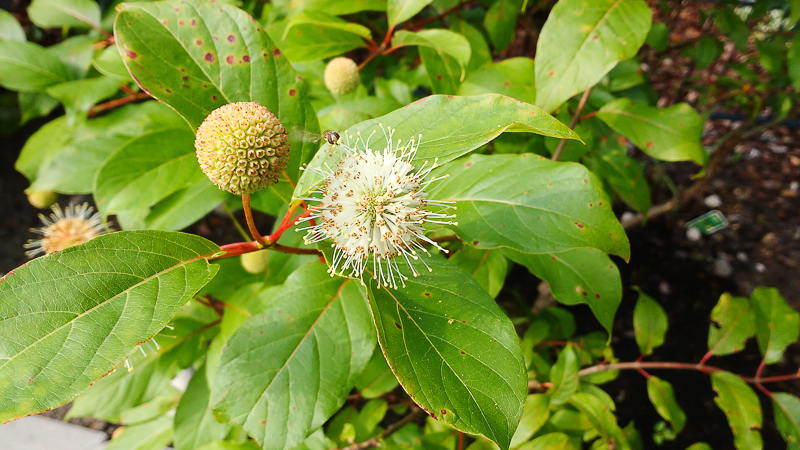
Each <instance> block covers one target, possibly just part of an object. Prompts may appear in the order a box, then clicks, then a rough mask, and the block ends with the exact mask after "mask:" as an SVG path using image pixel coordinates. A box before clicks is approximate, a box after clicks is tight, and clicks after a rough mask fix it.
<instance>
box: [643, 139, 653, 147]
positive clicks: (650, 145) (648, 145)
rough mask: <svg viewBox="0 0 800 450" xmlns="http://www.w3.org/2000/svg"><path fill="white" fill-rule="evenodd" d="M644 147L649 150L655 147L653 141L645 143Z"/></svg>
mask: <svg viewBox="0 0 800 450" xmlns="http://www.w3.org/2000/svg"><path fill="white" fill-rule="evenodd" d="M644 146H645V147H647V148H650V147H652V146H653V141H647V142H645V143H644Z"/></svg>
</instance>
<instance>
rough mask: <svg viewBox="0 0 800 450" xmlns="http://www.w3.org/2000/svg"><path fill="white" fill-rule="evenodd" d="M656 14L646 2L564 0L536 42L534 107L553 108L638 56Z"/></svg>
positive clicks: (633, 0)
mask: <svg viewBox="0 0 800 450" xmlns="http://www.w3.org/2000/svg"><path fill="white" fill-rule="evenodd" d="M651 21H652V13H651V12H650V8H649V7H648V6H647V3H645V2H644V1H642V0H594V1H591V2H586V1H585V0H561V1H560V2H558V3H556V5H555V6H554V7H553V10H552V11H550V15H549V16H548V18H547V21H546V22H545V24H544V27H542V31H541V34H540V35H539V40H538V41H537V43H536V91H537V95H536V105H537V106H539V107H541V108H542V109H544V110H545V111H548V112H550V111H552V110H554V109H556V108H557V107H558V106H559V105H561V104H562V103H564V101H566V100H567V99H568V98H570V97H572V96H573V95H575V94H577V93H579V92H582V91H584V90H586V89H588V88H590V87H592V86H594V85H595V84H596V83H597V82H598V81H600V79H602V78H603V76H605V74H607V73H608V72H609V71H610V70H611V69H613V68H614V66H615V65H616V64H617V63H618V62H619V61H622V60H625V59H628V58H631V57H633V56H634V55H636V52H637V51H638V50H639V47H641V46H642V44H643V43H644V40H645V38H646V37H647V32H648V31H649V30H650V23H651Z"/></svg>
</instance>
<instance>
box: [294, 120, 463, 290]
mask: <svg viewBox="0 0 800 450" xmlns="http://www.w3.org/2000/svg"><path fill="white" fill-rule="evenodd" d="M379 126H380V128H381V129H382V130H383V134H384V137H385V138H386V142H387V144H386V147H385V148H384V149H383V151H375V150H373V149H372V148H370V145H369V141H370V138H371V137H372V135H373V134H374V133H375V131H373V132H372V134H370V136H369V137H368V138H367V139H366V140H365V139H363V138H362V137H361V135H360V133H359V134H358V136H357V137H356V138H354V137H353V136H351V135H348V134H347V132H345V137H344V138H343V139H341V140H340V141H339V143H337V144H336V146H335V147H336V148H338V149H341V150H342V152H343V156H342V158H341V160H340V161H339V163H338V164H336V166H335V167H333V168H331V167H329V166H328V165H327V164H325V168H323V169H314V170H316V171H317V172H319V173H320V174H321V175H322V176H323V177H324V178H325V181H324V183H323V185H322V187H321V189H319V190H317V191H314V192H315V193H317V194H321V198H306V199H303V200H311V201H318V202H320V203H319V205H317V206H315V207H312V208H311V210H312V211H313V212H312V214H311V215H310V216H309V217H307V218H306V219H305V220H313V221H314V222H312V223H313V225H311V226H309V227H306V228H303V230H308V234H307V235H306V243H312V242H319V241H322V240H325V239H330V240H332V241H333V245H332V246H333V247H334V253H333V260H332V262H331V267H330V269H329V270H328V271H329V272H330V274H331V276H333V275H334V274H336V273H340V274H345V273H346V272H347V271H348V270H349V276H352V277H358V278H360V279H361V281H362V283H363V281H364V277H363V274H364V271H367V272H368V273H371V274H372V277H373V278H374V279H375V280H376V281H377V282H378V287H380V286H389V287H392V288H394V289H397V287H398V284H399V285H401V286H403V287H405V280H407V279H408V277H406V276H405V275H404V274H403V273H402V272H401V270H400V265H399V264H398V258H399V257H401V258H403V259H402V260H404V261H405V262H406V263H407V264H408V267H409V268H410V270H411V273H412V274H413V275H414V276H417V275H419V273H418V272H417V270H416V269H415V267H414V263H412V261H421V262H422V264H424V265H425V267H426V268H427V269H428V270H429V271H430V270H431V269H430V267H429V266H428V265H427V263H425V261H424V260H421V259H419V258H418V257H417V252H418V251H422V252H424V253H426V254H428V255H430V253H429V252H428V250H427V249H426V248H425V247H424V244H428V245H432V246H434V247H436V248H438V249H439V250H442V251H445V252H446V251H447V250H445V249H444V248H442V247H441V246H440V245H439V244H437V243H436V242H434V241H432V240H431V239H429V238H427V237H426V236H425V226H426V224H431V223H432V224H439V225H449V224H452V225H457V223H455V222H453V221H452V219H453V218H455V214H447V213H446V212H444V211H446V210H449V209H453V210H454V209H455V205H454V202H448V201H432V200H429V199H428V192H429V191H430V188H431V187H432V186H431V184H432V183H435V182H437V181H439V180H442V179H444V178H447V175H443V176H439V177H436V178H432V179H429V180H426V178H427V177H428V175H430V173H431V170H433V169H434V168H435V167H436V161H434V163H433V164H428V162H427V161H426V162H425V163H424V164H422V166H420V167H419V168H416V167H414V165H412V164H411V161H413V160H414V157H415V156H416V154H417V150H418V149H419V144H420V139H421V138H422V135H420V136H419V138H417V139H414V138H412V139H411V140H409V141H408V142H406V143H405V145H402V141H401V140H398V141H397V142H396V143H393V142H392V136H393V134H394V131H395V130H393V129H392V128H390V127H384V126H383V124H379ZM431 208H435V209H436V211H433V210H431ZM370 257H372V264H368V261H369V259H370ZM370 265H371V268H370ZM370 269H371V270H370Z"/></svg>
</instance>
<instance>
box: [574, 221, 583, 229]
mask: <svg viewBox="0 0 800 450" xmlns="http://www.w3.org/2000/svg"><path fill="white" fill-rule="evenodd" d="M575 226H577V227H578V228H583V224H582V223H580V222H575Z"/></svg>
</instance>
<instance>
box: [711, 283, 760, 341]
mask: <svg viewBox="0 0 800 450" xmlns="http://www.w3.org/2000/svg"><path fill="white" fill-rule="evenodd" d="M711 322H712V324H711V326H710V327H709V329H708V351H709V353H711V354H712V355H730V354H731V353H736V352H738V351H741V350H743V349H744V343H745V342H746V341H747V340H748V339H750V338H751V337H752V336H753V334H755V323H754V322H753V315H752V312H751V310H750V302H749V301H748V300H747V299H746V298H744V297H734V296H732V295H731V294H728V293H727V292H726V293H724V294H722V295H721V296H720V297H719V302H717V305H716V306H714V309H713V310H711Z"/></svg>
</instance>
